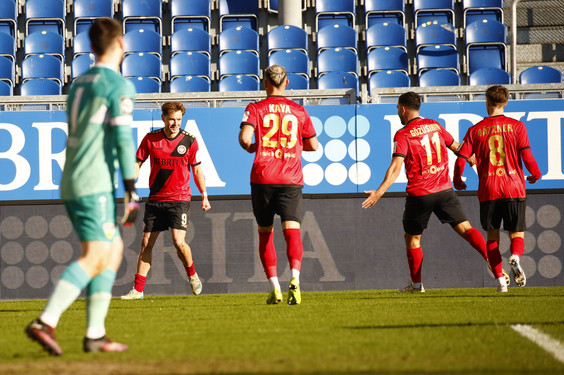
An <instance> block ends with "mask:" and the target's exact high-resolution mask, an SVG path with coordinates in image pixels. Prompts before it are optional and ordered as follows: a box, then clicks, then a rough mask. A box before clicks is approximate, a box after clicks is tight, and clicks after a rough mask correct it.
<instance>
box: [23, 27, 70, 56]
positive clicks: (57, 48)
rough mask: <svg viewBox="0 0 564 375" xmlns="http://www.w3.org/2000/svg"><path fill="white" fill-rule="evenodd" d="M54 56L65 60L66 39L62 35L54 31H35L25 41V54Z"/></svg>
mask: <svg viewBox="0 0 564 375" xmlns="http://www.w3.org/2000/svg"><path fill="white" fill-rule="evenodd" d="M42 53H43V54H46V55H53V56H56V57H58V58H59V59H61V61H63V60H64V59H65V39H64V38H63V37H62V36H61V34H58V33H54V32H52V31H35V32H33V33H31V34H29V35H28V36H26V37H25V39H24V54H25V56H28V55H37V54H42Z"/></svg>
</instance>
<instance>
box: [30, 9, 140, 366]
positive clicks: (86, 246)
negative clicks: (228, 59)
mask: <svg viewBox="0 0 564 375" xmlns="http://www.w3.org/2000/svg"><path fill="white" fill-rule="evenodd" d="M89 36H90V41H91V45H92V50H93V51H94V52H95V53H96V55H97V62H96V65H95V66H94V67H92V68H91V69H90V70H89V71H88V72H87V73H85V74H84V75H82V76H81V77H79V78H78V79H77V80H76V81H75V82H74V83H73V85H72V87H71V89H70V92H69V95H68V100H67V119H68V128H69V129H68V140H67V149H66V162H65V167H64V169H63V177H62V180H61V198H62V200H63V202H64V203H65V207H66V209H67V212H68V214H69V216H70V219H71V221H72V223H73V227H74V229H75V230H76V232H77V234H78V237H79V239H80V243H81V247H82V254H81V256H80V258H79V259H78V260H77V261H75V262H73V263H71V264H70V265H69V266H68V267H67V269H66V270H65V271H64V272H63V273H62V275H61V278H60V280H59V281H58V282H57V284H56V285H55V288H54V290H53V293H52V294H51V296H50V297H49V300H48V301H47V304H46V306H45V309H44V310H43V312H42V313H41V315H40V316H39V318H38V319H36V320H34V321H33V322H31V323H30V324H29V325H28V326H27V328H26V330H25V331H26V333H27V335H28V336H29V337H30V338H31V339H32V340H34V341H36V342H38V343H39V344H40V345H42V346H43V347H44V349H45V350H47V351H48V352H49V353H50V354H53V355H61V354H62V350H61V348H60V346H59V345H58V343H57V341H56V339H55V327H56V326H57V324H58V322H59V318H60V317H61V315H62V313H63V312H64V311H65V310H66V309H67V308H68V307H69V306H70V305H71V304H72V303H73V301H74V300H75V299H76V298H77V297H78V296H79V294H80V292H81V291H82V290H83V289H85V288H86V312H87V329H86V337H85V338H84V342H83V344H84V346H83V349H84V351H85V352H122V351H124V350H126V349H127V346H126V345H124V344H120V343H117V342H113V341H112V340H110V339H109V338H108V337H107V336H106V329H105V323H104V322H105V318H106V314H107V312H108V308H109V305H110V299H111V297H112V295H111V292H112V286H113V283H114V280H115V277H116V272H117V270H118V268H119V265H120V263H121V259H122V253H123V242H122V239H121V237H120V234H119V230H118V228H117V226H116V205H115V201H114V190H115V186H116V173H117V169H118V167H119V170H120V171H121V175H122V177H123V182H124V186H125V191H126V192H125V198H126V212H125V215H124V220H123V222H124V224H125V225H127V224H131V223H132V222H133V220H134V219H135V216H136V213H137V211H138V209H139V205H138V204H137V201H138V199H137V196H136V194H135V182H134V181H135V180H134V173H135V172H134V170H135V147H134V144H133V139H132V132H131V126H130V125H131V122H132V112H133V101H134V99H135V88H134V86H133V84H132V83H131V82H129V81H127V80H125V79H124V78H123V77H121V75H120V74H119V65H120V64H121V61H122V59H123V53H124V49H123V35H122V26H121V25H120V23H119V22H117V21H115V20H113V19H110V18H103V19H99V20H97V21H96V22H94V24H93V25H92V26H91V28H90V31H89Z"/></svg>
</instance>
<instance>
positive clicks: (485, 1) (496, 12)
mask: <svg viewBox="0 0 564 375" xmlns="http://www.w3.org/2000/svg"><path fill="white" fill-rule="evenodd" d="M483 19H487V20H489V21H498V22H501V23H503V0H463V1H462V28H463V29H464V28H466V25H470V24H471V23H472V22H475V21H481V20H483Z"/></svg>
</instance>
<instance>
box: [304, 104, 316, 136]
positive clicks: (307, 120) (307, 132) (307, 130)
mask: <svg viewBox="0 0 564 375" xmlns="http://www.w3.org/2000/svg"><path fill="white" fill-rule="evenodd" d="M315 136H316V133H315V127H314V126H313V122H311V117H309V114H308V113H307V112H306V111H305V110H304V127H303V130H302V138H304V139H309V138H313V137H315Z"/></svg>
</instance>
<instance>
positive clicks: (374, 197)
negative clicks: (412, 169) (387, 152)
mask: <svg viewBox="0 0 564 375" xmlns="http://www.w3.org/2000/svg"><path fill="white" fill-rule="evenodd" d="M403 159H404V158H403V156H394V157H392V162H391V163H390V166H389V167H388V170H387V171H386V175H385V177H384V181H382V184H381V185H380V187H379V188H378V189H377V190H367V191H365V193H366V194H368V198H366V199H365V200H364V202H362V208H370V207H372V206H374V205H375V204H376V202H378V200H379V199H380V198H381V197H382V195H384V193H385V192H386V191H387V190H388V189H389V188H390V186H392V184H393V183H394V182H395V181H396V179H397V178H398V176H399V174H400V172H401V166H402V164H403Z"/></svg>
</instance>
